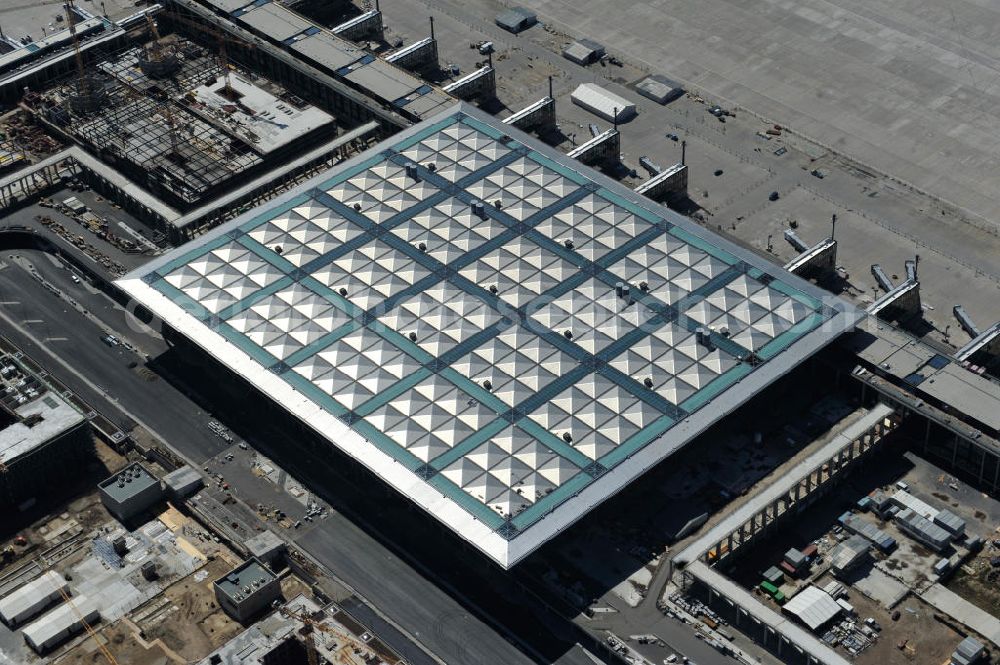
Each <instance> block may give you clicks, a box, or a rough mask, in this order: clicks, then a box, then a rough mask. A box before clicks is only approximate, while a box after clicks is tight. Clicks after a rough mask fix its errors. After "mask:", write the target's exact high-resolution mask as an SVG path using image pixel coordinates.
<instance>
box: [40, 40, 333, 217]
mask: <svg viewBox="0 0 1000 665" xmlns="http://www.w3.org/2000/svg"><path fill="white" fill-rule="evenodd" d="M157 36H158V35H157ZM81 85H82V86H84V87H85V88H86V90H87V94H86V95H83V94H82V93H81V92H80V87H81ZM26 101H27V102H28V104H29V106H30V108H32V109H33V110H34V112H35V113H36V115H37V117H38V118H39V119H40V120H41V121H42V122H43V123H45V124H46V126H47V127H48V128H49V129H50V131H52V132H54V133H58V134H63V135H66V136H67V137H69V138H71V139H74V140H75V141H76V142H79V143H81V144H82V145H84V146H85V147H86V148H88V149H89V150H90V151H91V152H93V153H94V154H96V155H97V156H98V157H100V158H101V159H102V160H103V161H105V162H106V163H108V164H110V165H111V166H113V167H115V168H116V169H118V170H119V171H120V172H121V173H122V174H124V175H125V176H126V177H128V178H130V179H132V180H133V181H135V182H137V183H140V184H142V185H144V186H145V187H146V188H148V189H149V190H150V191H152V192H153V193H154V194H156V195H157V196H159V197H162V198H163V199H164V200H165V201H166V202H167V203H169V204H170V205H173V206H174V207H177V208H179V209H181V210H184V209H189V208H191V207H193V206H195V205H197V204H198V203H199V202H202V201H204V200H206V199H208V198H210V197H212V196H214V195H217V194H219V193H220V192H222V191H224V190H226V189H227V188H229V187H231V186H232V185H233V184H234V182H235V179H236V178H238V177H245V176H249V175H251V174H252V173H255V172H259V171H262V170H265V169H268V168H272V167H274V166H276V165H278V164H281V163H283V162H285V161H287V160H288V159H289V158H291V157H293V156H295V155H296V154H297V152H300V151H301V148H302V147H303V146H306V145H313V144H315V142H317V141H323V140H325V139H327V138H329V137H331V136H333V135H335V134H336V131H337V130H336V124H335V122H334V118H333V116H332V115H330V114H329V113H327V112H325V111H323V110H320V109H318V108H316V107H315V106H312V105H311V104H309V103H307V102H305V101H304V100H303V99H301V98H300V97H298V96H296V95H294V94H292V93H290V92H288V91H287V90H285V89H284V88H282V87H280V86H278V85H277V84H275V83H272V82H270V81H267V80H265V79H262V78H260V77H257V76H253V75H250V74H246V73H243V72H240V71H235V72H234V71H231V65H230V63H228V62H226V61H224V59H223V61H221V62H220V59H219V58H217V57H216V54H215V53H213V52H212V51H209V50H207V49H205V48H203V47H202V46H199V45H197V44H195V43H194V42H191V41H189V40H187V39H185V38H182V37H179V36H177V35H168V36H167V37H163V38H158V39H155V40H153V41H152V42H150V43H149V44H147V45H145V46H143V47H133V48H129V49H126V50H125V51H123V52H121V53H118V54H115V55H111V56H108V57H106V58H105V59H103V60H101V61H100V62H98V63H97V64H96V65H95V66H94V67H91V68H88V70H87V74H86V77H85V78H83V79H81V78H79V77H78V76H73V77H70V78H68V79H65V80H63V81H60V82H56V84H55V85H53V86H51V87H49V88H48V89H46V90H45V91H43V92H42V93H40V94H38V95H30V96H29V97H28V98H27V100H26Z"/></svg>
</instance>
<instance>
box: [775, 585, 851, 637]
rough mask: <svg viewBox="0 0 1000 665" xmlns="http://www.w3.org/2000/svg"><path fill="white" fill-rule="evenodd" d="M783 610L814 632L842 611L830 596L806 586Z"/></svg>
mask: <svg viewBox="0 0 1000 665" xmlns="http://www.w3.org/2000/svg"><path fill="white" fill-rule="evenodd" d="M783 609H784V610H785V611H786V612H788V613H789V614H791V615H793V616H795V617H797V618H798V619H799V620H800V621H801V622H802V623H804V624H805V625H807V626H809V628H810V629H811V630H816V629H817V628H819V627H820V626H822V625H823V624H825V623H826V622H828V621H830V620H831V619H833V618H834V617H835V616H837V615H838V614H840V612H841V610H842V608H841V607H840V605H838V604H837V601H835V600H834V599H833V598H831V597H830V594H828V593H826V592H825V591H823V590H822V589H820V588H819V587H815V586H807V587H806V588H805V589H803V590H802V591H800V592H799V593H797V594H795V597H793V598H792V599H791V600H790V601H788V602H787V603H786V604H785V607H784V608H783Z"/></svg>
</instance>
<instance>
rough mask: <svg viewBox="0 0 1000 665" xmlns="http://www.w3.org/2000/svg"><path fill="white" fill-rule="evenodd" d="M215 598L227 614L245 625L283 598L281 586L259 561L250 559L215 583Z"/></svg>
mask: <svg viewBox="0 0 1000 665" xmlns="http://www.w3.org/2000/svg"><path fill="white" fill-rule="evenodd" d="M214 586H215V598H216V600H218V601H219V605H220V606H222V609H223V610H225V612H226V614H228V615H229V616H231V617H232V618H233V619H236V620H237V621H239V622H241V623H245V622H247V621H249V620H250V619H252V618H254V617H255V616H257V615H258V614H260V613H261V612H262V611H263V610H264V609H265V608H267V607H270V605H271V603H273V602H274V601H276V600H278V599H280V598H281V582H280V581H279V580H278V578H277V577H275V575H274V573H272V572H271V570H270V569H269V568H268V567H267V566H265V565H264V564H263V563H261V562H260V561H259V560H257V559H248V560H247V561H245V562H244V563H243V564H241V565H240V566H238V567H236V568H234V569H233V570H232V571H231V572H230V573H229V574H227V575H226V576H225V577H223V578H222V579H219V580H216V581H215V585H214Z"/></svg>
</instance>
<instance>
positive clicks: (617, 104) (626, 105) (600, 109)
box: [571, 83, 636, 122]
mask: <svg viewBox="0 0 1000 665" xmlns="http://www.w3.org/2000/svg"><path fill="white" fill-rule="evenodd" d="M571 98H572V99H573V103H574V104H576V105H577V106H581V107H583V108H585V109H587V110H588V111H590V112H591V113H594V114H596V115H598V116H600V117H602V118H604V119H605V120H607V121H609V122H614V121H616V120H617V121H618V122H624V121H626V120H630V119H631V118H632V117H633V116H635V114H636V110H635V104H634V103H632V102H630V101H628V100H627V99H625V98H624V97H619V96H618V95H616V94H615V93H613V92H610V91H608V90H605V89H604V88H602V87H601V86H599V85H595V84H594V83H583V84H581V85H579V86H577V88H576V90H574V91H573V94H572V95H571ZM616 113H617V115H616Z"/></svg>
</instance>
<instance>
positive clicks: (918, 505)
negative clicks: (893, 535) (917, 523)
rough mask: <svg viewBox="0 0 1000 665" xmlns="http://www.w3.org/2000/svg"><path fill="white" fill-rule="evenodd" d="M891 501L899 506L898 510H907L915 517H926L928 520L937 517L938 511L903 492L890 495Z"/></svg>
mask: <svg viewBox="0 0 1000 665" xmlns="http://www.w3.org/2000/svg"><path fill="white" fill-rule="evenodd" d="M891 498H892V500H893V501H894V502H895V503H896V504H898V505H899V507H900V508H903V509H904V510H905V509H907V508H909V509H910V510H912V511H913V512H915V513H916V514H917V515H920V516H922V517H926V518H927V519H929V520H932V519H934V518H935V517H937V514H938V509H937V508H935V507H934V506H932V505H930V504H928V503H926V502H924V501H921V500H920V499H918V498H917V497H915V496H913V495H912V494H910V493H909V492H907V491H905V490H899V491H897V492H895V493H894V494H893V495H892V497H891Z"/></svg>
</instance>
